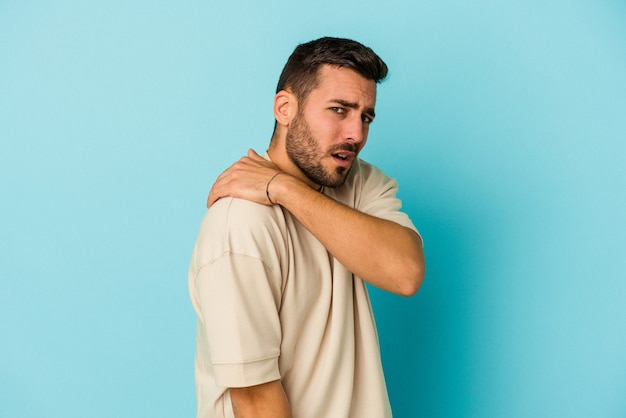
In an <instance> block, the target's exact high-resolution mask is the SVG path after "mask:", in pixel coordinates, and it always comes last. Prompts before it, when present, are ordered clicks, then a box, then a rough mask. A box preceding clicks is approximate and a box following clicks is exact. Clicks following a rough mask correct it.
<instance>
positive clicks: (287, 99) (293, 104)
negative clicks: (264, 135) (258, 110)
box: [274, 90, 298, 126]
mask: <svg viewBox="0 0 626 418" xmlns="http://www.w3.org/2000/svg"><path fill="white" fill-rule="evenodd" d="M297 114H298V100H297V99H296V96H295V95H294V94H293V93H291V92H289V91H287V90H281V91H279V92H278V93H276V96H274V117H275V118H276V122H278V124H279V125H284V126H289V124H290V123H291V121H292V120H293V119H294V118H295V117H296V115H297Z"/></svg>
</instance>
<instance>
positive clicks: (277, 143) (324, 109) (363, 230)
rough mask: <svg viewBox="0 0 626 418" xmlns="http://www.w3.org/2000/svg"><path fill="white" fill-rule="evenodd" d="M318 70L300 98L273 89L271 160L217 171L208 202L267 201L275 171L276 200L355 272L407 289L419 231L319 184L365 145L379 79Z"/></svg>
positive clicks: (418, 265) (417, 278)
mask: <svg viewBox="0 0 626 418" xmlns="http://www.w3.org/2000/svg"><path fill="white" fill-rule="evenodd" d="M318 77H319V84H318V86H317V88H316V89H314V90H313V91H312V92H311V93H310V94H309V96H308V97H307V98H306V100H305V101H304V103H299V102H298V100H297V98H296V97H295V96H294V95H293V94H292V93H291V92H290V91H288V90H283V91H280V92H279V93H277V94H276V96H275V98H274V116H275V117H276V121H277V128H276V130H275V132H274V135H273V137H272V141H271V143H270V148H269V150H268V154H269V156H270V158H271V159H272V162H269V161H267V160H265V159H264V158H262V157H261V156H259V155H258V154H257V153H256V152H254V151H253V150H249V151H248V155H247V156H246V157H243V158H241V159H240V160H239V161H238V162H236V163H235V164H233V165H232V166H231V167H229V168H228V169H227V170H226V171H225V172H224V173H222V174H221V175H220V176H219V177H218V178H217V180H216V182H215V184H214V185H213V187H212V189H211V192H210V193H209V198H208V201H207V206H211V205H212V204H213V203H214V202H215V201H216V200H217V199H219V198H221V197H225V196H233V197H238V198H243V199H247V200H250V201H253V202H256V203H260V204H263V205H272V203H271V202H270V201H269V200H268V198H267V195H266V185H267V183H268V181H269V179H270V178H271V177H272V176H273V175H274V174H275V173H276V172H278V171H280V172H281V174H279V175H278V176H276V177H275V178H274V180H273V181H272V182H271V184H270V187H269V192H270V197H271V200H272V202H273V203H274V204H278V205H281V206H283V207H285V208H286V209H287V210H288V211H289V212H290V213H291V214H292V215H293V216H295V217H296V219H298V221H300V223H302V225H303V226H304V227H306V228H307V229H308V230H309V231H311V233H312V234H313V235H315V237H316V238H317V239H319V240H320V242H321V243H322V244H323V245H324V246H325V247H326V248H327V249H328V251H329V252H330V253H331V254H332V255H333V256H334V257H335V258H337V260H339V261H340V262H341V263H342V264H343V265H344V266H345V267H346V268H348V269H349V270H350V271H351V272H353V273H354V274H355V275H357V276H359V277H361V278H362V279H363V280H365V281H367V282H369V283H371V284H372V285H374V286H376V287H379V288H381V289H384V290H387V291H389V292H392V293H396V294H399V295H403V296H411V295H413V294H415V293H416V292H417V290H418V289H419V287H420V285H421V283H422V281H423V278H424V272H425V265H424V254H423V252H422V243H421V240H420V238H419V236H418V235H417V234H416V233H415V232H414V231H412V230H410V229H408V228H405V227H403V226H401V225H398V224H396V223H395V222H391V221H387V220H384V219H380V218H376V217H373V216H370V215H367V214H364V213H362V212H359V211H357V210H355V209H352V208H350V207H347V206H345V205H343V204H341V203H339V202H336V201H335V200H333V199H331V198H329V197H327V196H325V195H324V194H322V193H319V192H318V190H319V189H320V187H322V186H325V187H338V186H340V185H341V184H343V182H344V180H345V178H346V176H347V175H348V172H349V168H350V167H351V165H352V163H353V162H354V160H355V159H356V157H357V156H358V153H359V152H360V151H361V150H362V149H363V146H364V145H365V143H366V141H367V136H368V133H369V126H370V123H371V121H372V120H373V119H374V108H375V104H376V83H375V82H374V81H372V80H368V79H366V78H364V77H363V76H361V75H359V74H358V73H356V72H355V71H353V70H351V69H348V68H338V67H332V66H322V67H321V68H320V70H319V74H318ZM338 153H339V154H342V155H343V156H344V157H345V159H341V158H338V155H337V154H338ZM231 390H232V389H231ZM249 398H250V399H255V397H254V396H250V397H249ZM274 401H276V407H277V408H278V407H280V406H284V402H286V398H285V399H284V400H281V397H280V396H276V397H275V398H274ZM233 402H234V401H233ZM276 410H278V409H276ZM241 416H245V415H241ZM256 416H261V415H256ZM273 416H275V417H282V416H283V415H276V414H275V415H273ZM284 416H290V415H284Z"/></svg>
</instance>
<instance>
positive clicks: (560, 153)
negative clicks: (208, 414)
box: [0, 0, 626, 418]
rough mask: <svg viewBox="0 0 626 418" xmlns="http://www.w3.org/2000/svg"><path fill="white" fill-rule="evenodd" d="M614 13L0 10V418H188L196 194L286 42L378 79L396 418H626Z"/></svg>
mask: <svg viewBox="0 0 626 418" xmlns="http://www.w3.org/2000/svg"><path fill="white" fill-rule="evenodd" d="M625 22H626V4H625V3H624V2H622V1H618V0H614V1H611V0H597V1H592V0H588V1H581V0H572V1H552V2H543V1H537V0H535V1H532V0H531V1H522V0H514V1H508V2H504V1H495V0H492V1H490V0H477V1H474V2H463V1H458V0H448V1H446V0H444V1H434V0H428V1H426V0H423V1H408V0H407V1H401V0H391V1H386V2H373V1H355V0H347V1H343V2H336V1H332V2H331V1H326V0H323V1H316V2H308V3H296V2H288V1H282V2H271V3H265V2H263V3H261V2H259V3H257V2H252V1H247V2H242V1H231V2H225V1H221V2H215V1H181V2H176V3H175V2H169V1H150V2H148V1H145V2H142V1H132V0H131V1H104V0H96V1H90V2H84V1H69V0H59V1H54V2H50V1H46V2H44V1H27V2H19V1H7V0H4V1H0V28H1V29H0V138H1V142H0V191H1V199H2V200H1V205H0V416H1V417H42V416H45V417H53V418H54V417H64V418H67V417H92V418H97V417H107V418H109V417H191V416H194V414H195V394H194V384H193V354H194V348H195V347H194V341H195V315H194V313H193V310H192V307H191V303H190V302H189V299H188V294H187V276H186V275H187V266H188V262H189V258H190V255H191V250H192V246H193V243H194V241H195V236H196V232H197V228H198V226H199V222H200V220H201V217H202V215H203V213H204V203H205V198H206V195H207V192H208V190H209V188H210V185H211V183H212V181H213V180H214V179H215V177H216V176H217V175H218V174H219V173H220V172H221V171H222V170H223V169H224V168H225V167H226V166H227V165H229V163H230V162H231V161H234V160H235V159H237V158H239V157H240V156H242V155H243V154H244V153H245V152H246V150H247V149H248V148H249V147H253V148H255V149H256V150H257V151H259V152H262V151H263V150H264V149H265V147H266V146H267V144H268V141H269V138H270V135H271V130H272V127H273V118H272V99H273V92H274V88H275V84H276V81H277V79H278V75H279V72H280V70H281V68H282V66H283V64H284V62H285V60H286V59H287V57H288V55H289V54H290V52H291V51H292V50H293V48H294V47H295V46H296V44H297V43H299V42H305V41H308V40H310V39H314V38H317V37H320V36H324V35H334V36H345V37H353V38H355V39H357V40H360V41H361V42H363V43H365V44H367V45H369V46H371V47H372V48H374V50H376V51H377V52H378V53H379V54H380V55H381V56H382V57H383V59H385V60H386V61H387V63H388V64H389V66H390V69H391V72H390V77H389V78H388V80H387V81H386V82H385V83H384V84H382V85H381V86H380V88H379V97H378V106H377V114H378V117H377V120H376V123H375V124H374V125H373V126H372V131H371V134H370V140H369V142H368V145H367V147H366V148H365V150H364V152H363V154H362V156H363V158H365V159H367V160H369V161H371V162H373V163H375V164H376V165H378V166H379V167H381V168H382V169H384V170H385V171H386V172H387V173H388V174H390V175H392V176H394V177H396V178H397V179H398V181H399V183H400V185H401V190H400V193H401V197H402V199H403V201H404V206H405V209H406V211H407V212H408V213H409V214H410V215H411V217H412V218H413V219H414V221H415V223H416V225H417V226H418V228H419V229H420V231H421V232H422V234H423V236H424V240H425V243H426V247H425V248H426V254H427V261H428V274H427V278H426V281H425V284H424V285H423V287H422V289H421V290H420V293H419V294H418V295H417V296H415V297H413V298H408V299H404V298H401V297H398V296H393V295H388V294H385V293H383V292H381V291H378V290H375V289H373V290H372V299H373V303H374V309H375V312H376V316H377V320H378V328H379V333H380V338H381V349H382V355H383V361H384V366H385V370H386V375H387V380H388V386H389V391H390V396H391V400H392V404H393V408H394V411H395V415H396V416H397V417H434V418H439V417H450V418H456V417H476V418H484V417H568V418H570V417H624V416H626V396H625V394H626V303H625V302H624V296H625V295H626V281H625V279H626V277H625V276H626V274H625V271H626V263H625V261H624V260H625V258H626V257H625V256H624V251H625V250H626V238H625V237H626V192H625V190H626V172H625V169H624V166H625V165H626V164H625V163H624V160H625V158H624V157H625V156H626V153H625V151H626V147H625V145H624V140H625V139H626V99H625V98H626V25H625Z"/></svg>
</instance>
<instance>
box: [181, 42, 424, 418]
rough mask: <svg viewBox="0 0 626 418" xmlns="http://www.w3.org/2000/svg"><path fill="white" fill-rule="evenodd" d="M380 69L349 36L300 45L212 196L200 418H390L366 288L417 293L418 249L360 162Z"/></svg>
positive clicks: (201, 271)
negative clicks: (261, 119)
mask: <svg viewBox="0 0 626 418" xmlns="http://www.w3.org/2000/svg"><path fill="white" fill-rule="evenodd" d="M386 74H387V66H386V65H385V63H384V62H383V61H382V60H381V59H380V58H379V57H378V56H377V55H376V54H375V53H374V52H373V51H372V50H371V49H369V48H367V47H365V46H363V45H361V44H360V43H357V42H355V41H352V40H347V39H339V38H322V39H318V40H316V41H312V42H309V43H306V44H302V45H299V46H298V47H297V48H296V49H295V51H294V52H293V54H292V55H291V57H290V58H289V60H288V62H287V64H286V65H285V68H284V69H283V72H282V74H281V77H280V80H279V83H278V88H277V93H276V96H275V98H274V116H275V118H276V125H275V128H274V133H273V136H272V139H271V142H270V146H269V149H268V151H267V153H266V154H265V157H261V156H259V155H258V154H256V153H255V152H254V151H252V150H250V151H249V152H248V155H247V156H246V157H243V158H242V159H241V160H239V161H238V162H236V163H235V164H233V165H232V166H231V167H230V168H228V169H227V170H226V171H225V172H224V173H222V174H221V175H220V176H219V177H218V179H217V180H216V182H215V184H214V185H213V187H212V189H211V192H210V194H209V198H208V207H209V210H208V212H207V214H206V216H205V218H204V220H203V223H202V226H201V228H200V233H199V236H198V240H197V243H196V247H195V249H194V253H193V257H192V261H191V266H190V271H189V286H190V293H191V298H192V302H193V304H194V307H195V309H196V312H197V314H198V329H197V333H198V334H197V353H196V363H195V372H196V387H197V397H198V417H203V418H204V417H233V416H234V417H256V418H259V417H273V418H277V417H297V418H308V417H311V418H321V417H331V418H338V417H353V418H362V417H367V418H376V417H390V416H391V408H390V406H389V400H388V396H387V390H386V386H385V380H384V376H383V372H382V366H381V361H380V353H379V346H378V337H377V334H376V328H375V324H374V319H373V316H372V311H371V306H370V302H369V298H368V294H367V288H366V286H365V283H364V282H369V283H371V284H372V285H374V286H377V287H379V288H381V289H385V290H388V291H390V292H393V293H397V294H400V295H405V296H409V295H413V294H414V293H415V292H416V291H417V290H418V288H419V286H420V284H421V282H422V280H423V276H424V258H423V253H422V243H421V239H420V237H419V235H418V233H417V231H416V229H415V227H414V226H413V224H412V223H411V221H410V220H409V218H408V216H407V215H406V214H404V213H402V212H400V211H399V209H400V206H401V203H400V201H399V200H398V199H397V198H396V190H397V184H396V182H395V181H394V180H393V179H391V178H389V177H387V176H385V175H384V174H383V173H382V172H381V171H380V170H378V169H377V168H375V167H374V166H372V165H370V164H368V163H366V162H364V161H362V160H360V159H358V158H357V157H358V154H359V151H361V149H362V148H363V146H364V145H365V142H366V140H367V135H368V130H369V126H370V124H371V122H372V121H373V119H374V116H375V112H374V108H375V102H376V84H377V83H378V82H380V81H381V80H382V79H383V78H385V76H386Z"/></svg>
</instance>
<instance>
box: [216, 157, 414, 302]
mask: <svg viewBox="0 0 626 418" xmlns="http://www.w3.org/2000/svg"><path fill="white" fill-rule="evenodd" d="M276 171H277V167H276V166H274V165H273V164H272V163H270V162H269V161H266V160H265V159H263V158H262V157H260V156H259V155H257V154H256V153H255V152H254V151H252V150H251V151H250V152H248V157H244V158H242V159H241V160H239V161H238V162H237V163H235V164H233V165H232V166H231V167H230V168H229V169H228V170H226V171H225V172H224V173H223V174H222V175H221V176H220V177H218V179H217V181H216V182H215V184H214V185H213V188H212V189H211V192H210V194H209V200H208V205H209V206H210V205H212V204H213V203H214V202H215V201H216V200H217V199H219V198H220V197H224V196H234V197H240V198H243V199H247V200H251V201H254V202H257V203H261V204H265V205H270V204H271V203H270V202H269V200H268V198H267V195H266V185H267V182H268V180H269V179H270V178H271V177H272V176H273V175H274V174H275V173H276ZM269 191H270V194H271V199H272V201H273V202H274V203H276V204H280V205H281V206H283V207H285V208H286V209H287V210H288V211H289V212H290V213H291V214H292V215H293V216H295V217H296V219H298V221H300V222H301V223H302V225H304V226H305V227H306V228H307V229H308V230H309V231H311V233H312V234H313V235H315V237H316V238H317V239H319V240H320V242H321V243H322V244H323V245H324V246H325V247H326V248H327V249H328V251H329V252H330V253H331V254H333V256H334V257H336V258H337V260H339V262H341V264H343V265H344V266H345V267H346V268H347V269H348V270H350V271H351V272H353V273H354V274H356V275H357V276H359V277H361V278H362V279H363V280H365V281H367V282H369V283H371V284H372V285H374V286H376V287H379V288H381V289H384V290H387V291H389V292H393V293H396V294H400V295H404V296H410V295H413V294H415V292H417V290H418V289H419V287H420V285H421V283H422V281H423V278H424V272H425V268H424V255H423V252H422V243H421V239H420V238H419V236H418V235H417V234H416V233H415V232H414V231H412V230H410V229H408V228H406V227H403V226H401V225H399V224H397V223H395V222H392V221H388V220H384V219H380V218H376V217H374V216H370V215H367V214H365V213H362V212H359V211H357V210H355V209H352V208H349V207H347V206H345V205H343V204H341V203H339V202H337V201H335V200H333V199H331V198H329V197H327V196H325V195H323V194H322V193H318V192H317V191H315V190H313V189H312V188H311V187H309V186H308V185H306V184H305V183H303V182H302V181H300V180H298V179H296V178H295V177H293V176H290V175H287V174H284V173H283V174H280V175H279V176H277V177H275V179H274V180H273V181H272V183H271V187H270V190H269Z"/></svg>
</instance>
